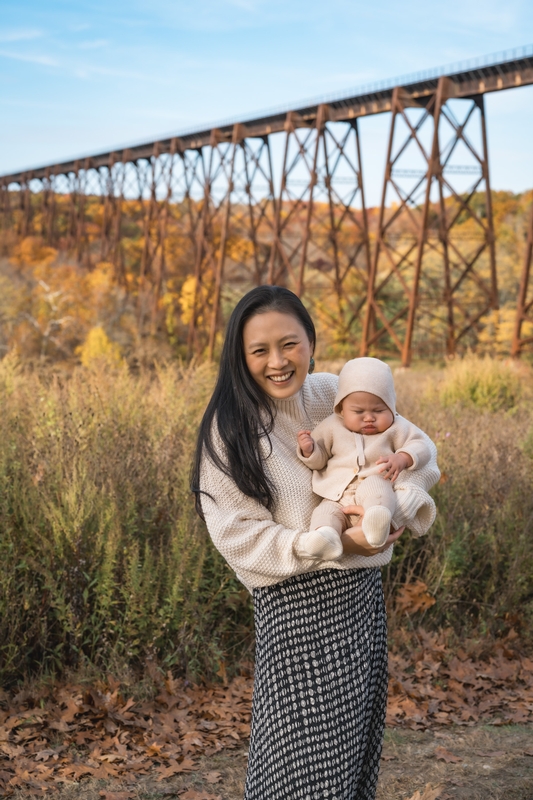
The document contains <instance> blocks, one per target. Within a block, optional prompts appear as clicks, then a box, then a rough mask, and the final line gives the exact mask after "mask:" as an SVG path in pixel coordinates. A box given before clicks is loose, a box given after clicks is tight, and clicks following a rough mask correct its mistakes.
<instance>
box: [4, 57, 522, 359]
mask: <svg viewBox="0 0 533 800" xmlns="http://www.w3.org/2000/svg"><path fill="white" fill-rule="evenodd" d="M528 83H533V48H530V51H527V52H526V51H525V50H524V51H523V52H521V53H519V54H514V55H513V57H512V58H509V59H507V60H502V61H499V62H497V63H485V64H478V65H476V66H475V68H474V66H473V65H471V66H470V67H469V68H468V69H464V70H460V71H455V72H454V71H452V72H450V73H449V74H448V75H440V76H439V75H438V74H432V75H428V74H426V75H419V76H417V79H416V80H414V79H413V80H408V79H406V80H405V81H404V82H403V83H402V85H397V86H392V84H391V85H390V86H386V85H383V84H382V85H380V86H379V87H378V86H375V87H373V88H372V90H367V91H365V92H361V93H359V94H357V95H354V96H352V97H349V98H344V99H340V100H339V99H333V100H330V101H328V102H320V103H316V104H314V105H313V104H308V105H305V106H302V107H301V108H300V109H299V110H297V111H294V110H289V111H287V112H276V113H275V114H272V115H269V116H263V117H260V118H258V119H253V120H249V121H248V122H246V123H240V122H235V123H231V124H225V125H221V126H218V127H214V128H210V129H209V130H205V131H196V132H192V133H186V134H184V135H182V136H180V137H178V136H174V137H171V138H169V139H164V140H161V141H159V140H158V141H155V142H150V143H148V144H145V145H139V146H136V147H129V148H125V149H123V150H114V151H110V152H108V153H103V154H99V155H97V156H93V157H88V158H85V159H78V160H75V161H70V162H65V163H63V164H59V165H54V166H48V167H44V168H41V169H36V170H29V171H25V172H21V173H16V174H15V173H14V174H13V175H9V176H4V177H3V178H0V190H1V196H2V202H1V206H0V215H1V217H2V228H1V230H2V231H3V234H2V236H3V237H4V238H3V246H4V247H5V246H6V245H5V241H6V239H5V237H6V236H8V238H9V236H13V235H15V232H16V235H17V236H18V238H19V239H21V238H24V237H25V236H28V235H38V236H41V237H42V238H43V240H44V241H46V242H47V243H49V244H51V245H53V246H54V247H56V248H58V249H62V250H66V251H67V252H69V253H70V254H71V255H72V256H73V257H74V258H75V259H76V260H77V262H78V263H79V264H82V265H85V266H86V267H89V268H90V267H92V266H94V265H96V264H97V263H98V261H106V262H107V261H109V262H110V263H111V264H112V265H113V267H114V269H115V277H116V280H117V282H118V283H120V284H121V285H123V286H124V288H126V289H128V288H129V287H128V286H127V283H128V277H127V276H128V274H131V272H130V273H128V269H130V270H131V256H130V262H129V267H128V269H127V268H126V265H125V261H124V259H125V253H124V248H123V246H122V241H123V238H124V237H125V236H131V234H130V233H126V230H127V226H132V225H133V226H134V230H135V231H136V233H134V237H133V238H134V239H135V241H137V242H138V243H139V245H138V246H139V247H140V250H139V253H140V256H139V258H140V261H139V263H138V264H137V266H135V267H134V273H133V274H134V280H133V281H132V284H133V286H132V291H135V292H136V293H137V302H138V313H139V328H140V330H141V331H142V329H143V327H144V323H145V320H146V321H148V320H149V321H150V333H151V334H152V335H154V334H155V333H156V332H157V329H158V326H159V325H161V324H162V322H161V320H162V315H161V309H162V304H161V298H162V296H163V294H164V293H165V292H166V291H167V289H166V286H167V243H168V241H169V237H170V236H172V237H173V238H172V242H173V243H174V244H173V245H172V247H173V248H174V249H173V253H174V255H175V253H176V245H175V242H176V241H177V240H179V242H180V248H181V249H180V252H184V253H185V254H184V255H183V263H184V265H185V266H184V267H183V268H182V271H183V270H185V271H186V274H187V275H189V276H190V277H192V279H193V285H192V293H189V295H188V297H189V300H187V302H190V305H191V308H190V309H189V312H190V313H189V321H188V336H187V351H188V354H189V356H193V355H195V354H198V355H200V354H202V353H205V354H206V355H208V356H209V357H210V358H212V357H213V356H214V354H215V350H216V342H217V332H218V330H219V329H220V327H221V326H223V324H224V320H223V319H221V308H222V305H223V303H222V301H223V296H224V291H225V281H226V280H228V281H229V280H230V281H231V282H232V285H233V286H238V287H242V289H243V291H244V290H246V288H249V285H250V284H252V285H259V284H261V283H264V282H267V283H276V284H281V285H286V286H289V287H290V288H292V289H293V290H294V291H295V292H296V293H298V294H299V295H301V296H302V297H304V299H305V301H306V302H307V303H308V304H310V306H312V307H313V310H314V311H315V312H316V313H317V314H318V315H319V317H322V318H323V319H324V320H326V321H327V324H328V326H329V327H330V328H331V329H334V331H335V337H336V341H338V342H342V343H343V344H345V345H348V346H353V343H354V341H357V340H360V341H361V347H360V351H361V352H362V353H363V354H364V353H368V352H376V353H378V352H383V353H384V354H389V355H390V354H391V353H393V352H395V351H397V352H398V354H399V355H400V357H401V360H402V363H403V364H404V365H408V364H409V363H410V362H411V358H412V353H413V351H415V350H416V351H418V350H420V348H421V347H422V349H423V345H424V331H423V330H422V329H421V328H420V322H419V320H420V316H421V310H422V311H423V312H424V319H425V320H427V319H431V324H432V325H433V326H434V329H437V330H439V331H441V332H442V336H441V338H442V341H443V342H445V346H444V348H443V352H445V353H446V354H448V355H453V354H454V353H455V351H456V349H457V346H458V343H459V342H464V341H468V337H470V336H472V335H473V332H475V331H476V329H477V328H478V327H479V325H480V324H483V322H484V321H485V319H486V316H487V314H488V313H489V312H490V311H491V310H493V309H496V308H497V307H498V293H497V278H496V263H495V246H494V225H493V220H492V207H491V194H490V183H489V167H488V156H487V136H486V122H485V114H484V103H483V95H484V94H485V93H486V92H490V91H498V90H503V89H508V88H513V87H515V86H518V85H525V84H528ZM458 108H459V109H464V112H465V113H464V115H463V116H461V114H462V112H458V111H457V109H458ZM385 111H389V112H391V128H390V136H389V145H388V155H387V166H386V171H385V176H384V182H383V194H382V202H381V206H380V209H379V218H378V221H377V222H378V224H377V232H376V237H375V246H374V249H373V253H372V252H371V233H370V232H369V227H370V226H369V220H368V214H367V209H366V205H365V196H364V186H363V165H362V154H361V142H360V137H359V127H358V119H359V118H360V117H363V116H368V115H370V114H376V113H382V112H385ZM457 113H459V117H461V118H458V117H457V116H456V114H457ZM471 131H474V134H475V135H474V136H472V135H471V133H470V132H471ZM275 134H277V136H278V140H279V138H280V137H283V138H284V142H283V158H282V164H281V175H279V176H276V175H275V174H274V166H273V157H272V140H273V136H274V135H275ZM428 134H429V138H428ZM450 137H451V138H450ZM474 142H477V143H476V144H474ZM479 142H480V143H479ZM461 148H462V150H463V156H462V157H463V159H466V160H469V164H467V165H466V166H464V165H463V166H462V165H461V162H460V163H459V166H458V165H457V154H458V152H459V150H460V149H461ZM413 149H414V151H415V153H416V154H417V157H418V159H419V162H420V163H421V165H422V169H420V170H418V172H417V170H412V169H411V170H405V169H403V170H402V163H409V162H408V158H409V153H410V151H411V150H413ZM404 160H406V161H405V162H404ZM454 170H455V172H454ZM465 170H466V172H465ZM409 172H413V173H415V175H414V180H412V181H411V184H410V186H409V187H408V188H405V181H404V178H405V174H403V176H402V173H409ZM456 173H457V174H459V175H461V176H463V177H464V174H471V175H472V176H473V184H472V186H470V188H469V189H468V190H467V191H465V190H464V187H463V188H462V189H459V188H458V186H457V184H456V183H455V180H454V175H455V174H456ZM411 177H413V176H411ZM17 186H18V187H19V189H18V192H17V191H16V187H17ZM391 191H392V192H393V193H394V197H393V199H395V201H396V205H395V207H391V205H390V200H391V196H390V195H391ZM480 193H483V197H484V212H483V214H482V215H480V214H478V213H477V211H476V208H475V202H479V196H480ZM17 194H18V207H15V204H14V203H12V198H13V197H14V196H15V195H17ZM474 196H475V197H474ZM474 200H475V202H474ZM126 203H127V214H128V215H129V218H128V220H126V219H125V216H126V212H125V208H126ZM60 218H61V220H62V222H61V224H59V222H58V220H59V219H60ZM465 219H466V220H467V221H468V224H469V230H470V232H471V233H470V234H468V235H469V236H470V239H469V240H468V241H466V242H465V241H462V240H461V239H460V237H459V238H458V237H457V235H456V229H457V226H458V224H459V221H464V220H465ZM65 220H66V222H65ZM400 222H401V225H400V224H399V223H400ZM95 231H97V233H95ZM405 231H407V235H406V234H405ZM6 232H7V233H6ZM402 232H403V233H402ZM372 236H373V223H372ZM402 237H403V238H402ZM467 238H468V237H467ZM530 239H531V236H530ZM248 245H249V246H248ZM529 253H530V255H529V262H528V263H529V264H530V262H531V246H530V247H529ZM135 263H136V262H135ZM524 270H525V267H524ZM524 275H525V276H526V277H525V278H524V279H523V280H524V281H525V283H524V287H525V288H524V299H523V303H522V305H523V309H522V312H521V313H522V316H520V318H518V317H517V325H518V324H519V321H518V320H523V319H524V318H525V316H524V315H525V314H526V313H527V311H528V310H529V308H530V305H531V304H529V305H528V304H527V302H526V299H525V298H526V297H527V292H528V278H529V267H528V270H527V272H526V271H525V272H524ZM171 280H172V276H171ZM332 299H333V301H334V302H333V303H332V302H331V301H332ZM180 303H181V300H180ZM524 309H525V310H524ZM520 324H521V323H520ZM515 339H516V341H517V342H519V348H521V347H522V346H523V344H524V343H525V342H524V341H522V340H520V329H519V328H518V332H517V333H516V337H515Z"/></svg>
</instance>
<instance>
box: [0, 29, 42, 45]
mask: <svg viewBox="0 0 533 800" xmlns="http://www.w3.org/2000/svg"><path fill="white" fill-rule="evenodd" d="M41 36H43V32H42V31H39V30H36V29H33V28H27V29H20V30H14V31H0V42H27V41H29V40H30V39H39V38H40V37H41Z"/></svg>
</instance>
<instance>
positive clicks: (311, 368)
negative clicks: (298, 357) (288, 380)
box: [307, 356, 315, 375]
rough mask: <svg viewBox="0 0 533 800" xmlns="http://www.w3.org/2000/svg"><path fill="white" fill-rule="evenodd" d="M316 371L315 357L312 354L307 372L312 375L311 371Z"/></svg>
mask: <svg viewBox="0 0 533 800" xmlns="http://www.w3.org/2000/svg"><path fill="white" fill-rule="evenodd" d="M314 371H315V359H314V358H313V356H311V361H310V362H309V369H308V370H307V372H308V373H309V375H311V373H313V372H314Z"/></svg>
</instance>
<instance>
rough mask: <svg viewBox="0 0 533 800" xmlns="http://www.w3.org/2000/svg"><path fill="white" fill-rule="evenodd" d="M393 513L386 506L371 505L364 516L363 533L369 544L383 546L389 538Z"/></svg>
mask: <svg viewBox="0 0 533 800" xmlns="http://www.w3.org/2000/svg"><path fill="white" fill-rule="evenodd" d="M391 520H392V514H391V513H390V511H389V509H388V508H387V507H386V506H371V507H370V508H368V509H367V510H366V511H365V515H364V517H363V525H362V527H363V533H364V534H365V536H366V540H367V542H368V544H370V545H372V547H381V545H383V544H385V542H386V541H387V539H388V538H389V533H390V525H391Z"/></svg>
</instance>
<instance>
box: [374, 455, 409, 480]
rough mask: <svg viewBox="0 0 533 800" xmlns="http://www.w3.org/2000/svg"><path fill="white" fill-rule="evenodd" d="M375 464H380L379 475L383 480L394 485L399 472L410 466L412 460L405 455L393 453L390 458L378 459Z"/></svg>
mask: <svg viewBox="0 0 533 800" xmlns="http://www.w3.org/2000/svg"><path fill="white" fill-rule="evenodd" d="M376 464H381V465H382V469H380V471H379V474H380V475H381V476H382V477H383V478H385V480H386V481H391V483H394V481H395V480H396V478H397V477H398V475H399V474H400V472H402V470H404V469H407V467H410V466H412V464H413V459H412V458H411V456H409V455H407V453H393V454H392V455H391V456H386V457H385V456H382V457H381V458H378V460H377V461H376Z"/></svg>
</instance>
